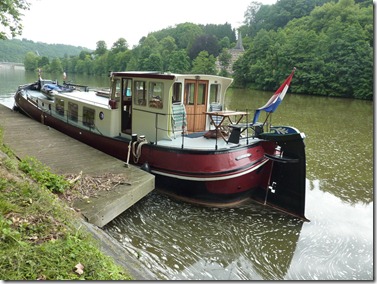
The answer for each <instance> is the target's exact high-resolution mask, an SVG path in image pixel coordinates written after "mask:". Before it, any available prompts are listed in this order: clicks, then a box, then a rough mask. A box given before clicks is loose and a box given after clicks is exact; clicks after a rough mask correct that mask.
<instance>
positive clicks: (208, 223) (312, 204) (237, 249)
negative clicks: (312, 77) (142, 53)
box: [0, 68, 374, 280]
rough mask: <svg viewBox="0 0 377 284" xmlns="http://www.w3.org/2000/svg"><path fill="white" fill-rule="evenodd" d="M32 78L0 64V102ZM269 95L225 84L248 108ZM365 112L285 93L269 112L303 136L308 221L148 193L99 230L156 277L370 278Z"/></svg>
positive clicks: (91, 81) (235, 105)
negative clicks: (233, 87)
mask: <svg viewBox="0 0 377 284" xmlns="http://www.w3.org/2000/svg"><path fill="white" fill-rule="evenodd" d="M46 78H47V77H46ZM51 79H55V78H51ZM58 79H60V78H58ZM35 80H36V74H31V73H27V72H25V71H22V70H9V69H1V68H0V103H2V104H5V105H7V106H9V107H12V106H13V94H14V91H15V90H16V88H17V86H18V85H20V84H24V83H27V82H33V81H35ZM107 80H108V78H103V77H99V78H98V77H85V76H77V77H76V78H75V83H79V84H87V85H89V86H93V87H104V86H106V87H107ZM294 83H295V82H294V80H293V81H292V84H294ZM271 95H272V93H268V92H257V91H252V90H238V89H232V90H231V95H230V96H229V98H228V100H227V103H226V104H227V108H228V109H239V110H241V109H242V110H245V109H248V110H251V111H252V110H253V109H255V108H257V107H260V106H262V105H264V104H265V102H266V101H267V100H268V99H269V97H270V96H271ZM373 111H374V108H373V102H370V101H359V100H351V99H339V98H327V97H312V96H304V95H297V94H287V95H286V97H285V99H284V101H283V102H282V104H281V105H280V106H279V108H278V110H277V111H276V112H275V113H274V114H273V117H272V121H273V123H275V124H279V123H281V124H285V125H291V126H294V127H296V128H298V129H300V130H301V131H302V132H304V133H305V135H306V140H305V143H306V153H307V179H306V186H307V191H306V213H305V215H306V217H307V218H308V219H310V222H302V221H300V220H298V219H295V218H292V217H288V216H286V215H283V214H281V213H279V212H276V211H273V210H271V209H268V208H264V207H263V206H261V205H257V204H253V203H251V204H248V205H243V206H242V207H240V208H235V209H216V208H203V207H197V206H193V205H190V204H187V203H181V202H177V201H175V200H172V199H170V198H168V197H165V196H162V195H159V194H157V193H155V192H152V193H150V194H149V195H148V196H147V197H145V198H144V199H142V200H141V201H139V202H138V203H137V204H136V205H134V206H133V207H132V208H130V209H129V210H127V211H126V212H124V213H123V214H122V215H120V216H119V217H118V218H116V219H115V220H114V221H112V222H111V223H109V224H108V225H107V226H106V227H105V228H104V230H105V232H107V233H108V234H109V235H111V236H112V237H113V238H115V239H116V240H118V241H119V242H120V243H121V244H122V245H123V247H124V248H125V249H126V251H128V252H129V253H130V254H131V255H132V256H133V257H135V258H136V259H138V260H139V261H140V262H141V264H142V265H143V266H145V267H146V268H148V269H149V270H150V271H151V273H152V274H153V275H155V277H156V278H157V279H161V280H373V279H374V269H373V267H374V265H373V260H374V247H373V240H374V238H373V237H374V230H373V226H374V214H373V213H374V212H373V199H374V196H373V154H374V152H373V149H374V148H373V141H374V140H373V129H374V125H373ZM0 125H1V122H0Z"/></svg>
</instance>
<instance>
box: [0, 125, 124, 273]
mask: <svg viewBox="0 0 377 284" xmlns="http://www.w3.org/2000/svg"><path fill="white" fill-rule="evenodd" d="M71 186H72V184H71V183H69V182H68V181H67V180H66V179H64V178H62V177H61V176H58V175H54V174H52V173H50V172H49V171H48V169H47V168H45V167H44V166H43V165H41V164H40V163H39V162H38V161H36V160H35V159H32V158H31V159H27V160H25V161H19V160H18V159H17V158H16V157H15V156H14V155H13V153H12V151H11V149H9V148H7V147H6V146H4V145H3V141H2V130H1V129H0V212H1V214H0V279H2V280H38V279H40V280H131V276H130V275H129V274H128V273H127V272H126V271H125V270H124V269H123V268H122V267H120V266H118V265H117V264H116V263H115V262H114V261H113V259H112V258H110V257H108V256H106V255H104V254H103V253H102V252H101V250H100V249H99V244H98V243H97V241H96V240H94V238H93V237H92V236H91V235H89V233H87V232H86V230H85V229H83V228H81V227H80V222H79V218H80V217H79V216H78V215H77V213H76V212H75V211H74V210H72V209H71V208H70V207H69V206H68V204H67V203H66V202H64V201H63V200H62V199H61V198H59V197H58V194H60V195H62V194H63V193H64V192H65V191H66V190H69V188H70V187H71Z"/></svg>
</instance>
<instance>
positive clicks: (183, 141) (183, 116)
mask: <svg viewBox="0 0 377 284" xmlns="http://www.w3.org/2000/svg"><path fill="white" fill-rule="evenodd" d="M184 119H185V114H184V113H182V121H184ZM181 136H182V145H181V149H183V148H184V145H185V124H184V123H183V122H182V132H181Z"/></svg>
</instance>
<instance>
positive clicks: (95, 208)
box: [0, 104, 155, 227]
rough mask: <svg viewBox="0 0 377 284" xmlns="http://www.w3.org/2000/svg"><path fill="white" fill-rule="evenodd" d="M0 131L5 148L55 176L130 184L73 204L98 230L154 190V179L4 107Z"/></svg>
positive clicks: (0, 113)
mask: <svg viewBox="0 0 377 284" xmlns="http://www.w3.org/2000/svg"><path fill="white" fill-rule="evenodd" d="M0 127H1V128H3V141H4V144H5V145H7V146H9V147H10V148H11V149H12V150H13V151H14V153H15V154H16V156H17V157H18V158H19V159H21V160H22V159H24V158H25V157H28V156H29V157H35V158H36V159H37V160H39V161H40V162H42V163H43V164H44V165H46V166H48V167H49V168H50V169H51V171H52V172H53V173H56V174H74V175H78V174H79V173H80V172H82V174H83V175H92V176H100V175H103V174H105V173H111V174H117V175H119V176H121V177H122V179H124V180H126V181H127V182H126V183H121V184H118V185H117V186H116V187H114V188H113V189H112V190H110V191H99V192H98V194H97V195H96V196H95V197H89V198H88V199H85V200H77V201H76V202H74V206H75V207H76V208H78V209H80V212H81V214H82V215H83V216H84V217H85V218H86V220H87V221H88V222H90V223H92V224H94V225H96V226H98V227H103V226H105V225H106V224H107V223H109V222H110V221H111V220H113V219H114V218H116V217H117V216H119V215H120V214H121V213H123V212H124V211H125V210H127V209H128V208H130V207H131V206H132V205H134V204H135V203H136V202H138V201H139V200H140V199H142V198H143V197H145V196H146V195H147V194H148V193H150V192H151V191H152V190H153V189H154V187H155V177H154V176H153V175H151V174H149V173H147V172H145V171H143V170H141V169H139V168H137V167H135V166H132V165H129V166H128V167H125V165H124V162H122V161H120V160H118V159H116V158H114V157H111V156H109V155H107V154H105V153H103V152H101V151H98V150H96V149H94V148H92V147H90V146H88V145H86V144H84V143H81V142H79V141H77V140H75V139H73V138H71V137H69V136H67V135H65V134H63V133H61V132H59V131H57V130H55V129H53V128H51V127H48V126H46V125H43V124H41V123H39V122H37V121H34V120H32V119H30V118H28V117H26V116H24V115H22V114H20V113H18V112H15V111H13V110H11V109H9V108H7V107H6V106H3V105H1V104H0Z"/></svg>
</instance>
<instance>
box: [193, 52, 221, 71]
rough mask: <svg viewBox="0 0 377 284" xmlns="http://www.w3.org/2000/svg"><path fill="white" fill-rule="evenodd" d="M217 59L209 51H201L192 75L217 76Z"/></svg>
mask: <svg viewBox="0 0 377 284" xmlns="http://www.w3.org/2000/svg"><path fill="white" fill-rule="evenodd" d="M215 62H216V59H215V57H214V56H213V55H212V54H211V55H209V53H208V51H201V52H200V53H199V55H198V56H197V57H196V58H195V59H194V61H193V64H192V70H191V72H192V73H197V74H216V64H215Z"/></svg>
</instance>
